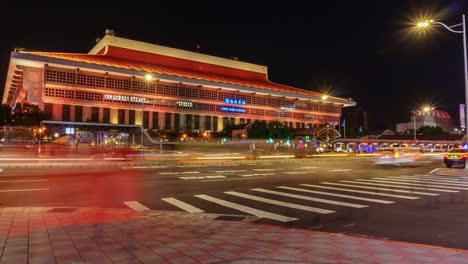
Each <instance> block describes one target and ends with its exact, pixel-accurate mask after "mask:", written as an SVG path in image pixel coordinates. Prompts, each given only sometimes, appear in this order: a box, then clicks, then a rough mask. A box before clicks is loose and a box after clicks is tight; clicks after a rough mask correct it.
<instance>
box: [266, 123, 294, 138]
mask: <svg viewBox="0 0 468 264" xmlns="http://www.w3.org/2000/svg"><path fill="white" fill-rule="evenodd" d="M292 134H293V131H292V129H291V128H290V127H287V126H284V125H283V123H281V122H278V121H272V122H270V123H269V124H268V137H269V138H288V137H291V136H292Z"/></svg>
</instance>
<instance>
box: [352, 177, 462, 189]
mask: <svg viewBox="0 0 468 264" xmlns="http://www.w3.org/2000/svg"><path fill="white" fill-rule="evenodd" d="M372 179H375V180H363V179H359V180H358V181H373V182H388V183H392V184H400V185H410V186H423V187H436V188H442V189H453V190H468V188H464V187H453V186H445V185H440V184H429V183H427V182H424V181H400V180H398V179H389V178H372ZM439 190H441V189H439Z"/></svg>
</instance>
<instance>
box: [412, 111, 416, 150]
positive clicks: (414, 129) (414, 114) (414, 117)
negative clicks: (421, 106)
mask: <svg viewBox="0 0 468 264" xmlns="http://www.w3.org/2000/svg"><path fill="white" fill-rule="evenodd" d="M413 134H414V144H416V140H417V139H416V111H413Z"/></svg>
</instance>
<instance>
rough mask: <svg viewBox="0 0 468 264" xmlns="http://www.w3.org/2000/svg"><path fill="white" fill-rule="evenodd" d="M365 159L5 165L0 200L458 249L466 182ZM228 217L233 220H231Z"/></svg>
mask: <svg viewBox="0 0 468 264" xmlns="http://www.w3.org/2000/svg"><path fill="white" fill-rule="evenodd" d="M441 165H443V164H442V163H441V162H432V163H429V164H426V165H424V166H421V167H388V168H381V167H377V166H375V165H374V164H373V161H371V160H346V159H337V160H333V159H329V160H318V161H317V160H310V161H307V162H304V163H300V164H275V165H234V164H231V163H229V162H227V163H226V164H225V165H224V166H201V167H200V166H192V167H191V166H184V167H165V166H137V167H132V166H121V167H115V168H92V167H84V168H68V169H67V168H48V169H35V170H32V169H9V168H4V169H3V170H2V172H1V173H0V175H1V176H3V177H0V206H2V207H29V206H40V207H82V206H86V207H88V206H92V207H114V208H123V207H126V206H129V207H132V208H133V209H135V210H145V209H152V210H177V211H187V212H190V213H197V212H207V213H216V214H223V215H237V216H239V215H254V216H257V217H259V219H258V220H257V221H258V222H261V223H268V224H276V225H286V226H292V227H299V228H310V229H316V230H321V231H329V232H337V233H348V234H355V235H361V236H369V237H378V238H388V239H394V240H401V241H408V242H416V243H424V244H432V245H438V246H446V247H452V248H463V249H468V236H467V235H466V234H465V233H464V227H465V225H466V224H465V219H466V218H467V217H468V210H467V209H468V208H467V207H468V206H467V204H468V203H467V202H466V201H465V198H466V191H468V179H465V178H463V177H447V176H436V175H432V174H429V172H431V171H432V170H434V169H435V168H438V167H441ZM233 219H234V218H233Z"/></svg>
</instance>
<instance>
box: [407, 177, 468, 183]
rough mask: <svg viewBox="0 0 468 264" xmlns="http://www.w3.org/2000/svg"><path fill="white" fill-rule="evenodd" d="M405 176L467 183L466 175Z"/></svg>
mask: <svg viewBox="0 0 468 264" xmlns="http://www.w3.org/2000/svg"><path fill="white" fill-rule="evenodd" d="M404 177H407V178H410V177H411V178H414V179H433V180H440V181H447V182H455V183H468V181H467V177H461V176H458V177H457V178H455V177H450V176H449V177H447V176H435V175H434V176H432V175H418V176H404Z"/></svg>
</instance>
